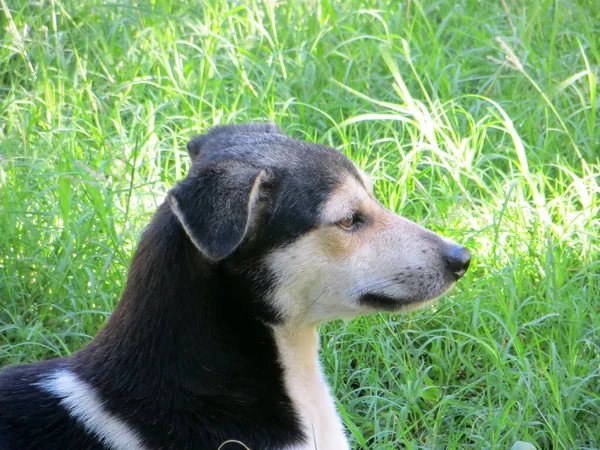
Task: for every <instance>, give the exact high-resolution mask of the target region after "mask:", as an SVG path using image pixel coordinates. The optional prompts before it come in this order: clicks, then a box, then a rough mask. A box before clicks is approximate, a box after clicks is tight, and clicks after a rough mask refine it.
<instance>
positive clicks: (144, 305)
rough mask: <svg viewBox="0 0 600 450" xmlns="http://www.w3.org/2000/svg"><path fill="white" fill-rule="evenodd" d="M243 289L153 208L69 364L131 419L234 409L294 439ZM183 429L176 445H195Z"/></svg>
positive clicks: (272, 356)
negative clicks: (100, 314)
mask: <svg viewBox="0 0 600 450" xmlns="http://www.w3.org/2000/svg"><path fill="white" fill-rule="evenodd" d="M244 288H245V286H244V285H243V283H242V286H241V287H240V286H239V285H238V283H236V282H232V279H230V278H227V274H223V273H221V272H219V268H218V267H216V266H215V265H213V264H210V263H209V262H207V261H206V260H205V259H204V258H203V257H202V255H200V254H199V252H198V250H197V249H196V248H195V247H194V246H193V245H192V244H191V243H190V242H189V238H188V237H187V235H186V234H185V232H184V231H183V229H182V228H181V226H180V224H179V222H178V221H177V218H176V217H175V215H174V214H173V213H172V212H171V211H170V210H169V209H168V207H167V206H165V205H163V206H162V207H161V208H160V209H159V211H158V212H157V214H156V216H155V217H154V219H153V220H152V222H151V223H150V225H149V226H148V228H147V229H146V231H145V232H144V234H143V236H142V239H141V241H140V243H139V245H138V249H137V251H136V254H135V255H134V258H133V261H132V264H131V269H130V272H129V276H128V280H127V284H126V287H125V291H124V293H123V297H122V299H121V301H120V303H119V304H118V306H117V307H116V308H115V310H114V312H113V314H112V316H111V317H110V319H109V321H108V323H107V324H106V325H105V327H104V328H103V329H102V330H101V331H100V333H99V334H98V335H97V336H96V338H95V339H94V340H93V341H92V342H91V343H90V344H89V345H88V346H87V347H86V348H84V349H83V350H81V351H80V352H78V353H77V354H75V355H74V356H73V358H72V364H73V365H74V366H75V370H76V372H77V373H78V374H79V376H82V377H83V378H84V379H85V381H87V382H89V383H90V384H91V385H92V386H94V387H95V388H96V389H98V390H99V391H101V393H102V395H103V396H105V397H110V398H115V399H122V401H123V402H127V401H128V400H129V404H128V408H130V409H131V408H134V407H135V408H137V410H136V411H134V412H132V413H131V416H137V417H138V419H136V420H141V417H140V416H144V415H148V414H149V413H148V411H155V410H156V408H157V405H160V408H161V410H163V411H189V412H190V416H189V420H190V423H187V424H186V423H183V422H184V420H185V418H186V417H185V416H181V417H180V416H178V418H177V420H178V421H180V422H182V424H181V427H182V429H183V428H185V427H187V428H185V429H186V430H190V429H194V426H193V425H191V423H193V420H194V413H193V412H194V411H195V410H197V409H198V410H202V411H204V412H206V411H210V414H211V416H212V417H214V420H216V421H217V422H218V421H219V420H223V421H230V420H231V418H230V417H229V416H227V414H230V413H231V411H236V413H237V414H238V416H239V418H240V423H239V424H238V425H235V426H240V427H250V428H251V429H261V430H264V433H268V436H269V439H277V438H273V437H272V436H273V435H277V433H280V435H281V436H282V437H281V439H285V440H282V441H280V442H289V439H292V440H293V439H298V440H299V439H300V437H301V431H300V430H301V428H300V421H299V417H297V415H294V413H293V412H292V406H291V401H290V398H289V396H288V394H287V392H286V391H285V386H284V383H283V371H282V368H281V365H280V364H278V361H277V360H278V349H277V346H276V343H275V340H274V338H273V333H272V330H271V329H270V327H269V326H267V325H265V324H264V323H263V321H262V320H259V319H257V318H256V317H254V316H253V314H252V312H251V311H250V310H249V308H250V307H251V306H249V305H251V304H252V303H253V299H252V298H251V294H250V293H244V292H241V290H243V289H244ZM115 401H117V400H115ZM138 410H139V411H138ZM204 412H203V413H204ZM165 414H166V413H165ZM220 414H223V416H222V417H221V415H220ZM151 420H154V416H152V418H150V417H149V418H148V421H149V422H150V421H151ZM163 420H164V422H165V423H167V424H169V423H170V422H169V421H170V420H175V419H173V418H171V417H167V416H165V417H164V418H163ZM152 426H154V425H152ZM278 430H279V431H278ZM284 430H285V433H284ZM262 432H263V431H261V433H262ZM170 433H171V431H169V434H170ZM173 433H175V432H173ZM182 434H183V431H182ZM175 435H176V433H175V434H173V436H175ZM266 435H267V434H266ZM188 436H190V438H189V440H188V442H183V443H181V445H182V446H188V445H192V444H190V442H195V441H194V440H193V439H194V436H193V435H190V434H189V431H188ZM256 436H257V437H256V439H259V437H260V434H257V435H256ZM283 436H285V438H284V437H283ZM294 436H296V438H294ZM215 439H216V438H215ZM202 442H204V441H202ZM257 442H258V441H257ZM261 442H262V441H261ZM274 442H277V441H276V440H275V441H274ZM171 444H172V445H173V446H177V445H178V444H177V443H176V442H175V441H174V442H172V443H171ZM176 444H177V445H176ZM255 445H258V444H255ZM217 446H218V445H217ZM278 448H279V447H278ZM281 448H284V446H283V445H281Z"/></svg>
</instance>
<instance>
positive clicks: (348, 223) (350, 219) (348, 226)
mask: <svg viewBox="0 0 600 450" xmlns="http://www.w3.org/2000/svg"><path fill="white" fill-rule="evenodd" d="M358 222H359V217H358V214H357V213H353V214H351V215H349V216H347V217H344V218H343V219H342V220H340V221H338V223H337V224H338V225H339V226H340V227H342V228H343V229H344V230H352V229H353V228H354V227H355V226H356V224H357V223H358Z"/></svg>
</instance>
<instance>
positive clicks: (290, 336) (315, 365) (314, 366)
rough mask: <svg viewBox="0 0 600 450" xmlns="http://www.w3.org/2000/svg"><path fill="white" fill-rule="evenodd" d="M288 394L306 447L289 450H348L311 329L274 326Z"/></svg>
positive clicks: (313, 331)
mask: <svg viewBox="0 0 600 450" xmlns="http://www.w3.org/2000/svg"><path fill="white" fill-rule="evenodd" d="M273 335H274V336H275V342H276V343H277V349H278V350H279V359H280V362H281V364H282V366H283V371H284V382H285V387H286V390H287V392H288V395H289V396H290V398H291V399H292V403H293V405H294V407H295V409H296V411H297V412H298V414H299V415H300V418H301V420H302V424H303V428H304V432H305V434H306V435H307V437H308V440H307V442H306V443H305V444H303V445H300V446H294V447H292V448H291V449H288V450H315V449H318V450H349V449H350V446H349V445H348V440H347V439H346V435H345V434H344V429H343V426H342V422H341V420H340V418H339V416H338V413H337V410H336V408H335V403H334V400H333V397H332V396H331V394H330V393H329V387H328V386H327V384H326V383H325V380H324V378H323V373H322V371H321V366H320V364H319V360H318V350H319V340H318V336H317V330H316V329H315V328H314V327H303V328H296V327H285V326H284V327H273Z"/></svg>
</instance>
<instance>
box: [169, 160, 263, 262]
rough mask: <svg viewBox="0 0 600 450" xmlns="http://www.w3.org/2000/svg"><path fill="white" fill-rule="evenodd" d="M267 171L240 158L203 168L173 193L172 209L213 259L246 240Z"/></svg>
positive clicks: (204, 252)
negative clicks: (245, 162) (243, 161)
mask: <svg viewBox="0 0 600 450" xmlns="http://www.w3.org/2000/svg"><path fill="white" fill-rule="evenodd" d="M265 178H266V177H265V171H264V170H261V169H259V168H256V167H251V166H248V165H246V164H244V163H241V162H239V161H219V162H216V163H212V164H209V165H206V166H201V167H199V168H198V169H197V170H196V171H195V172H194V173H193V174H192V175H190V176H188V177H187V178H186V179H185V180H183V181H182V182H181V183H180V184H179V185H177V186H176V187H175V188H173V189H172V190H171V191H170V192H169V196H168V200H169V203H170V204H171V208H172V210H173V212H174V213H175V215H176V216H177V218H178V219H179V222H181V225H182V226H183V228H184V229H185V231H186V233H187V235H188V236H189V238H190V239H191V241H192V242H193V243H194V245H195V246H196V247H197V248H198V250H200V251H201V252H202V254H204V255H205V256H206V257H207V258H209V259H210V260H212V261H219V260H222V259H223V258H226V257H228V256H229V255H231V254H232V253H233V252H234V251H235V250H236V249H237V248H238V247H239V246H240V244H241V243H242V242H243V241H244V238H245V237H246V234H247V233H248V229H249V227H250V225H251V222H252V218H253V210H254V209H255V207H256V204H257V202H258V199H259V195H260V190H261V184H262V182H263V180H264V179H265Z"/></svg>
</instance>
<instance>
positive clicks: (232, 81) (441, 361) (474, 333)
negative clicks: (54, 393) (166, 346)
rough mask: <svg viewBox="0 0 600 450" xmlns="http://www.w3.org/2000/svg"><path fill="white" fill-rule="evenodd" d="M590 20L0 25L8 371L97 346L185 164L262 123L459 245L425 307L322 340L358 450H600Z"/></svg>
mask: <svg viewBox="0 0 600 450" xmlns="http://www.w3.org/2000/svg"><path fill="white" fill-rule="evenodd" d="M598 24H600V9H599V8H597V6H596V5H595V2H594V1H593V0H579V1H575V0H564V1H563V0H542V1H540V2H516V1H510V0H505V1H498V2H478V1H475V0H459V1H458V2H457V1H454V2H450V1H447V0H438V1H435V0H432V1H427V2H424V1H418V0H411V1H408V2H406V1H403V2H400V1H398V2H395V1H394V2H391V3H390V2H385V1H377V0H367V1H366V2H364V1H363V2H358V1H357V0H348V1H344V2H334V1H329V0H323V1H311V2H279V3H277V2H260V1H248V2H202V4H199V3H195V2H189V3H188V2H184V1H168V0H155V1H153V2H149V3H145V4H139V5H134V4H129V3H112V2H108V1H101V0H93V1H86V2H75V1H71V0H66V1H57V0H49V1H40V2H29V1H25V0H23V1H18V0H0V25H1V28H0V29H1V30H3V31H2V34H0V269H1V271H0V364H12V363H19V362H26V361H34V360H38V359H41V358H46V357H50V356H58V355H66V354H69V353H71V352H73V351H75V350H77V349H78V348H80V347H81V346H83V345H84V344H85V343H86V342H88V341H89V339H90V338H91V337H92V336H93V335H94V334H95V333H96V331H97V330H98V328H99V327H100V326H102V324H103V323H104V322H105V320H106V318H107V317H108V315H109V314H110V311H111V310H112V308H113V307H114V305H115V303H116V302H117V301H118V299H119V295H120V292H121V290H122V288H123V283H124V280H125V277H126V270H127V265H128V263H129V261H130V258H131V256H132V252H133V249H134V248H135V244H136V242H137V239H138V237H139V234H140V232H141V230H142V229H143V227H144V226H145V224H146V223H147V222H148V220H149V217H150V215H151V214H152V212H153V211H154V209H155V208H156V206H157V205H158V204H159V203H160V202H161V201H162V199H163V197H164V194H165V192H166V190H167V189H168V188H169V187H170V186H172V185H173V184H174V183H175V181H176V180H177V179H180V178H182V177H183V176H184V174H185V172H186V170H187V168H188V167H189V161H188V159H187V156H186V154H185V151H184V145H185V142H186V140H187V139H189V137H190V136H192V135H193V134H195V133H198V132H202V131H205V130H206V129H208V128H209V127H210V126H212V125H214V124H217V123H229V122H242V121H248V120H273V121H276V122H278V123H279V124H280V125H281V126H282V128H283V129H284V130H286V132H287V133H289V134H290V135H293V136H295V137H297V138H300V139H309V140H314V141H317V142H321V143H325V144H329V145H333V146H335V147H337V148H340V149H341V150H342V151H344V152H345V153H346V154H348V155H349V156H350V157H351V158H353V159H354V160H355V161H356V162H357V163H358V164H359V165H360V166H362V167H363V168H364V169H365V170H366V171H367V172H369V173H371V174H372V176H373V178H374V180H375V187H376V192H377V194H378V196H379V198H380V199H381V200H382V201H383V202H384V203H385V204H386V205H387V206H388V207H390V208H391V209H393V210H395V211H397V212H398V213H400V214H402V215H404V216H407V217H409V218H412V219H413V220H417V221H419V222H421V223H423V224H425V225H426V226H428V227H430V228H431V229H433V230H435V231H437V232H440V233H442V234H444V235H446V236H448V237H450V238H452V239H454V240H456V241H459V242H461V243H463V244H464V245H466V246H467V247H468V248H469V250H471V252H472V254H473V255H474V261H473V264H472V269H471V271H470V272H469V273H468V274H467V276H466V277H465V279H464V280H462V281H461V283H459V286H458V287H457V288H456V289H455V290H454V291H453V292H452V293H451V294H450V295H448V296H447V298H445V299H443V300H441V302H440V303H438V304H437V306H435V307H433V308H431V309H428V310H426V311H423V312H419V313H413V314H409V315H402V316H400V315H389V314H385V315H383V314H382V315H377V316H371V317H366V318H360V319H357V320H355V321H352V322H350V323H342V322H336V323H333V324H330V325H327V326H325V327H323V330H322V331H323V339H322V341H323V352H322V356H323V363H324V367H325V370H326V373H327V375H328V377H329V379H330V382H331V384H332V386H333V391H334V393H335V395H336V397H337V398H338V400H339V405H338V406H339V408H340V411H341V413H342V416H343V418H344V420H345V423H346V425H347V426H348V430H349V434H350V435H351V439H352V442H353V445H354V447H355V448H362V449H367V448H369V449H371V448H373V449H397V448H406V449H417V448H428V449H429V448H448V449H464V448H510V446H511V445H512V443H514V442H515V441H518V440H521V441H528V442H531V443H534V444H535V445H536V446H537V448H539V449H570V448H579V449H592V448H599V447H600V428H599V423H600V380H599V378H600V318H599V317H600V310H599V309H598V304H599V303H598V299H599V298H600V281H599V273H600V261H599V259H600V258H599V255H600V249H599V247H600V242H599V233H598V231H599V229H600V211H599V208H600V195H599V192H600V186H599V185H600V127H599V126H598V121H599V117H600V116H599V113H598V89H597V85H598V67H599V65H600V49H599V46H598V39H597V36H598V33H599V32H600V30H599V28H598V26H599V25H598Z"/></svg>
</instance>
